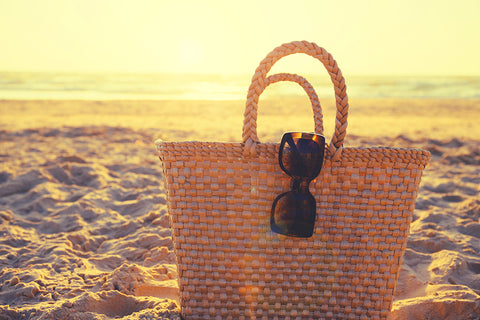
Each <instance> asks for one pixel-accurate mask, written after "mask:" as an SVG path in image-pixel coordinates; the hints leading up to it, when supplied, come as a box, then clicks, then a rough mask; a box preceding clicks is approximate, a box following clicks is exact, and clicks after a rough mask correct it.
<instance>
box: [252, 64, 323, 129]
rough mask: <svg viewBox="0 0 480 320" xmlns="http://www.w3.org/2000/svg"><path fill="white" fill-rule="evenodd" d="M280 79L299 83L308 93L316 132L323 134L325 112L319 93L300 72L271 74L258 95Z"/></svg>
mask: <svg viewBox="0 0 480 320" xmlns="http://www.w3.org/2000/svg"><path fill="white" fill-rule="evenodd" d="M280 81H291V82H296V83H298V84H299V85H300V86H301V87H302V88H303V90H305V92H306V93H307V95H308V97H309V98H310V103H311V104H312V109H313V121H314V122H315V132H316V133H318V134H321V135H323V114H322V106H321V105H320V101H319V100H318V96H317V93H316V92H315V89H314V88H313V86H312V85H311V84H310V82H308V81H307V79H305V78H304V77H301V76H299V75H298V74H293V73H277V74H274V75H271V76H268V77H267V78H266V79H265V81H264V83H263V88H261V89H260V91H259V92H258V95H259V96H260V95H261V94H262V92H263V91H264V90H265V89H266V88H267V87H268V86H269V85H271V84H272V83H276V82H280Z"/></svg>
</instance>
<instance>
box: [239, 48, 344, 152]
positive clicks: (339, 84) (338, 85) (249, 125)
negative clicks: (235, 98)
mask: <svg viewBox="0 0 480 320" xmlns="http://www.w3.org/2000/svg"><path fill="white" fill-rule="evenodd" d="M293 53H305V54H308V55H310V56H312V57H314V58H316V59H318V60H319V61H320V62H322V64H323V65H324V66H325V68H326V69H327V71H328V73H329V74H330V78H331V80H332V82H333V85H334V89H335V101H336V106H337V113H336V121H335V132H334V134H333V136H332V140H331V142H330V147H329V151H330V152H329V153H330V155H332V156H333V157H334V158H337V157H338V156H339V155H340V152H341V147H342V145H343V141H344V139H345V135H346V129H347V116H348V97H347V93H346V89H347V87H346V85H345V79H344V78H343V76H342V72H341V71H340V69H339V68H338V66H337V62H336V61H335V60H334V59H333V57H332V55H331V54H330V53H328V52H327V51H326V50H325V49H323V48H321V47H319V46H317V45H316V44H315V43H312V42H307V41H295V42H290V43H286V44H283V45H281V46H279V47H277V48H275V49H274V50H273V51H272V52H270V53H269V54H268V55H267V56H266V57H265V59H263V60H262V61H261V62H260V65H259V66H258V67H257V69H256V70H255V74H254V75H253V78H252V82H251V84H250V87H249V89H248V94H247V103H246V109H245V114H244V122H243V135H242V137H243V142H244V144H245V146H244V154H245V155H246V156H254V155H255V154H256V151H255V146H256V144H257V143H259V142H260V141H259V140H258V136H257V109H258V99H259V96H260V94H261V93H262V92H263V89H264V87H265V79H266V76H267V73H268V72H269V71H270V69H271V68H272V66H273V65H274V64H275V63H276V62H277V61H278V60H280V59H281V58H283V57H285V56H288V55H290V54H293Z"/></svg>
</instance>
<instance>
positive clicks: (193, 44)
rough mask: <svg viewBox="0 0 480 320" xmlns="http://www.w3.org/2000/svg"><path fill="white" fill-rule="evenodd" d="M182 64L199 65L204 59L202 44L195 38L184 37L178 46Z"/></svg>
mask: <svg viewBox="0 0 480 320" xmlns="http://www.w3.org/2000/svg"><path fill="white" fill-rule="evenodd" d="M178 58H179V60H180V61H179V62H180V64H182V65H183V66H184V68H185V67H187V68H188V67H198V66H199V64H200V63H201V62H202V60H203V48H202V44H201V43H200V42H198V41H196V40H193V39H184V40H183V41H181V42H180V44H179V46H178Z"/></svg>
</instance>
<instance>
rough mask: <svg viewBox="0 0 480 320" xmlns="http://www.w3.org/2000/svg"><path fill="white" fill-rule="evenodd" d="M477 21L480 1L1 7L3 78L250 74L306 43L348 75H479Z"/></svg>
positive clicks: (18, 2) (130, 1)
mask: <svg viewBox="0 0 480 320" xmlns="http://www.w3.org/2000/svg"><path fill="white" fill-rule="evenodd" d="M479 15H480V0H455V1H452V0H403V1H398V0H371V1H368V0H343V1H336V0H311V1H302V0H295V1H285V0H274V1H270V0H268V1H257V0H242V1H230V0H204V1H200V0H197V1H194V0H191V1H187V0H175V1H174V0H172V1H163V0H0V43H1V49H0V71H80V72H142V73H157V72H162V73H215V74H218V73H220V74H221V73H226V74H252V73H253V71H254V70H255V68H256V66H257V65H258V63H259V62H260V61H261V60H262V59H263V58H264V57H265V55H266V54H267V53H268V52H269V51H271V50H272V49H273V48H275V47H276V46H278V45H280V44H282V43H286V42H290V41H294V40H308V41H312V42H315V43H317V44H318V45H319V46H321V47H324V48H325V49H327V51H329V52H330V53H331V54H332V55H333V56H334V57H335V59H336V60H337V62H338V64H339V66H340V68H341V69H342V71H343V73H344V74H352V75H354V74H358V75H369V74H385V75H391V74H406V75H480V17H479ZM284 60H285V61H284ZM276 68H277V67H276ZM278 68H286V69H289V68H293V70H287V71H294V72H298V73H305V72H306V73H317V72H321V71H320V70H322V66H321V65H319V64H318V62H317V61H316V60H314V59H312V58H310V57H308V56H306V55H295V57H288V58H287V59H282V61H281V62H280V63H279V67H278Z"/></svg>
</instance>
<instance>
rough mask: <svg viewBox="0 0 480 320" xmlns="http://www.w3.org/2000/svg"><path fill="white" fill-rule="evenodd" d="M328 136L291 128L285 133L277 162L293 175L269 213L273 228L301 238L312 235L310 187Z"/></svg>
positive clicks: (318, 171) (314, 214) (313, 217)
mask: <svg viewBox="0 0 480 320" xmlns="http://www.w3.org/2000/svg"><path fill="white" fill-rule="evenodd" d="M324 154H325V137H323V136H321V135H318V134H313V133H303V132H288V133H285V134H284V135H283V137H282V142H281V143H280V149H279V153H278V162H279V163H280V168H282V170H283V172H285V173H286V174H287V175H289V176H290V178H291V185H290V191H287V192H285V193H282V194H281V195H279V196H278V197H277V198H276V199H275V200H274V201H273V205H272V212H271V215H270V227H271V229H272V231H273V232H276V233H279V234H283V235H287V236H292V237H299V238H308V237H311V236H312V235H313V229H314V227H315V218H316V216H317V213H316V202H315V198H314V197H313V195H312V194H311V193H310V191H309V189H308V188H309V184H310V182H311V181H312V180H313V179H315V178H316V177H317V176H318V174H319V173H320V170H322V165H323V157H324Z"/></svg>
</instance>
